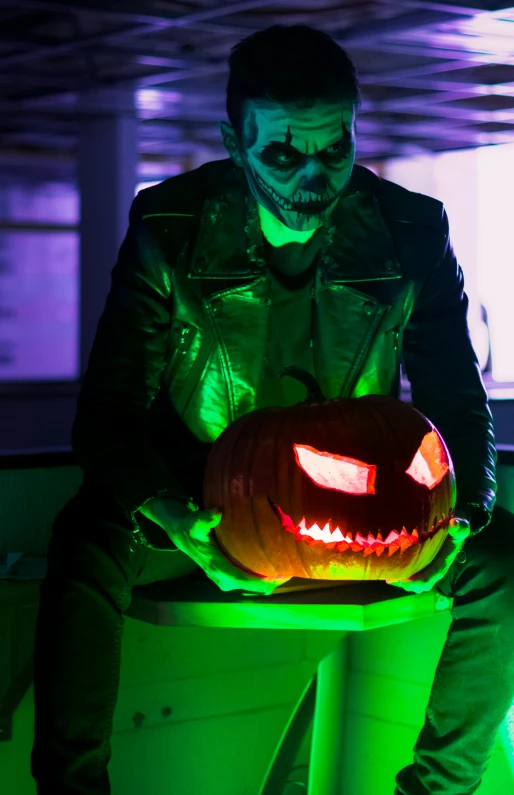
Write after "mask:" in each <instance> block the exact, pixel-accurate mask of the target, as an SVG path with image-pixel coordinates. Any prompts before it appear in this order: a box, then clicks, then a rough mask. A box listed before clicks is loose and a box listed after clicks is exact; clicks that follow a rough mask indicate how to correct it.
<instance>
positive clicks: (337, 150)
mask: <svg viewBox="0 0 514 795" xmlns="http://www.w3.org/2000/svg"><path fill="white" fill-rule="evenodd" d="M350 149H351V141H347V140H346V139H344V138H343V140H341V141H338V142H337V143H336V144H332V146H327V148H326V149H325V150H324V152H323V154H324V155H326V156H327V157H344V156H345V155H347V154H348V152H349V151H350Z"/></svg>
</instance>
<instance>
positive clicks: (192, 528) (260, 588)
mask: <svg viewBox="0 0 514 795" xmlns="http://www.w3.org/2000/svg"><path fill="white" fill-rule="evenodd" d="M140 510H141V513H143V514H144V515H145V516H147V517H148V518H149V519H151V520H152V521H154V522H156V523H157V524H158V525H159V526H160V527H162V529H163V530H164V531H165V532H166V534H167V535H168V536H169V537H170V538H171V540H172V541H173V543H174V544H175V546H176V547H178V549H180V550H181V552H184V553H185V554H186V555H188V556H189V557H190V558H191V559H192V560H194V561H195V563H197V564H198V565H199V566H200V567H201V568H202V569H203V570H204V571H205V573H206V574H207V576H208V577H209V579H211V580H212V581H213V582H215V583H216V585H217V586H218V587H219V588H220V589H221V590H222V591H233V590H235V589H236V588H241V589H243V590H245V591H253V592H255V593H260V594H265V595H269V594H271V593H273V590H274V589H275V588H276V587H277V586H278V585H282V583H284V582H287V581H288V580H290V579H291V578H290V577H285V578H277V579H271V578H269V577H264V576H261V575H258V574H254V575H252V574H246V573H245V572H244V571H241V570H240V569H238V568H236V567H235V566H233V565H232V564H231V563H230V561H228V560H227V558H226V557H225V556H224V555H223V554H222V553H221V552H220V550H219V549H218V547H217V545H216V544H215V542H214V541H212V540H211V538H210V533H211V530H212V528H213V527H216V525H218V524H219V523H220V521H221V518H222V512H221V511H220V510H209V511H199V510H192V509H190V508H188V507H187V505H185V503H182V502H179V501H177V500H173V499H170V498H160V499H157V498H156V499H155V500H152V501H150V503H146V504H145V505H143V506H142V508H141V509H140Z"/></svg>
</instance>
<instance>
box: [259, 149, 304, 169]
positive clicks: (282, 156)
mask: <svg viewBox="0 0 514 795" xmlns="http://www.w3.org/2000/svg"><path fill="white" fill-rule="evenodd" d="M262 155H263V157H264V158H265V159H266V160H268V161H270V162H272V163H277V164H278V165H281V166H290V165H292V164H293V163H294V162H295V161H296V159H297V158H298V152H296V150H295V149H286V148H283V147H280V148H279V147H277V146H269V147H267V148H266V149H265V150H264V151H263V152H262Z"/></svg>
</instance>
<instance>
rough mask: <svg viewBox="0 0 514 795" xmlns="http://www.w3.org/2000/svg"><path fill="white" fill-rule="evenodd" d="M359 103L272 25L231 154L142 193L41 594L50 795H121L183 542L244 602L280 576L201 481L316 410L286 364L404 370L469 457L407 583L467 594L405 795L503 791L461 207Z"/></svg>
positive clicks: (507, 636) (332, 46)
mask: <svg viewBox="0 0 514 795" xmlns="http://www.w3.org/2000/svg"><path fill="white" fill-rule="evenodd" d="M358 106H359V89H358V84H357V79H356V75H355V69H354V67H353V65H352V63H351V61H350V60H349V58H348V57H347V55H346V53H345V52H344V51H343V50H341V48H340V47H339V46H338V45H337V44H336V43H335V42H334V41H333V40H332V39H331V38H330V37H329V36H327V35H326V34H324V33H321V32H319V31H316V30H313V29H311V28H308V27H304V26H293V27H283V26H275V27H272V28H270V29H268V30H264V31H261V32H259V33H257V34H255V35H253V36H250V37H249V38H248V39H245V40H244V41H242V42H240V43H239V44H238V45H237V46H236V47H235V48H234V50H233V52H232V55H231V58H230V77H229V82H228V86H227V113H228V117H229V120H230V124H227V123H222V125H221V128H222V135H223V139H224V143H225V146H226V148H227V150H228V152H229V155H230V158H229V159H228V160H223V161H218V162H211V163H207V164H205V165H204V166H202V167H201V168H199V169H196V170H195V171H192V172H190V173H187V174H183V175H180V176H178V177H174V178H172V179H170V180H166V181H165V182H163V183H161V184H160V185H158V186H155V187H153V188H150V189H148V190H146V191H143V192H142V193H140V194H139V196H138V197H136V199H135V200H134V203H133V206H132V209H131V214H130V226H129V230H128V232H127V236H126V239H125V241H124V243H123V244H122V247H121V249H120V254H119V259H118V262H117V264H116V266H115V268H114V270H113V273H112V287H111V291H110V293H109V296H108V299H107V303H106V307H105V311H104V313H103V316H102V318H101V320H100V322H99V325H98V330H97V335H96V338H95V342H94V346H93V350H92V353H91V357H90V360H89V365H88V370H87V373H86V374H85V377H84V379H83V384H82V390H81V394H80V397H79V401H78V407H77V415H76V419H75V423H74V428H73V447H74V450H75V452H76V455H77V457H78V460H79V463H80V465H81V466H82V468H83V470H84V473H85V475H84V482H83V485H82V487H81V490H80V492H79V494H78V495H77V496H76V497H75V498H73V499H72V500H71V501H70V502H69V503H68V505H66V506H65V508H64V509H63V511H62V512H61V514H60V515H59V517H58V518H57V520H56V522H55V524H54V528H53V536H52V539H51V541H50V545H49V552H48V560H49V568H48V574H47V577H46V579H45V581H44V582H43V584H42V588H41V606H40V614H39V619H38V627H37V637H36V656H35V691H34V693H35V707H36V720H35V741H34V748H33V753H32V772H33V775H34V777H35V779H36V781H37V783H38V795H50V793H51V795H72V793H81V794H82V795H89V794H90V793H91V795H92V793H96V794H98V793H100V794H101V795H106V794H107V793H109V791H110V790H109V782H108V776H107V762H108V760H109V756H110V744H109V740H110V733H111V730H112V716H113V712H114V708H115V703H116V696H117V687H118V674H119V663H120V660H119V647H120V637H121V632H122V626H123V613H124V611H125V610H126V609H127V606H128V604H129V603H130V596H131V591H132V587H133V585H134V583H135V582H136V581H141V576H142V572H144V569H145V566H147V563H148V559H149V558H148V556H149V550H150V549H153V550H168V551H169V550H171V549H178V550H182V552H183V553H185V555H186V556H187V557H188V558H189V559H190V560H191V561H193V562H194V563H193V564H192V565H195V564H197V565H200V566H201V567H202V568H203V569H204V570H205V571H206V573H207V574H208V576H209V577H211V579H212V580H214V582H216V583H217V584H218V585H219V586H220V587H221V588H222V589H224V590H231V589H234V588H244V589H246V590H254V591H257V592H259V591H260V592H266V593H268V592H270V591H271V590H272V589H273V587H275V586H276V584H277V582H279V581H280V580H277V581H273V582H270V581H267V580H265V579H264V578H262V577H259V576H258V575H255V576H253V575H250V574H247V573H244V572H243V571H239V570H238V569H236V568H235V567H233V566H231V565H230V564H229V563H228V562H227V561H226V560H225V559H224V558H223V557H222V556H221V555H220V553H219V552H218V550H217V548H216V546H215V544H214V543H213V541H211V539H210V535H209V533H210V531H211V529H212V528H213V527H215V526H216V525H217V524H218V523H219V521H220V518H221V512H220V511H206V510H201V506H202V494H201V491H202V489H201V487H202V474H203V467H204V465H205V460H206V455H207V453H208V451H209V449H210V446H211V444H212V442H213V441H214V440H215V439H216V438H217V436H218V435H219V434H220V432H221V431H222V430H223V428H225V427H226V426H227V424H228V423H230V422H232V421H233V420H234V419H236V418H237V417H239V416H241V415H243V414H246V413H248V412H249V411H252V410H253V409H255V408H259V407H262V406H266V405H291V404H293V403H295V402H297V401H298V400H302V399H303V398H304V396H305V395H304V393H303V391H302V388H301V386H299V385H298V383H297V382H296V381H294V380H293V379H289V378H283V379H281V378H280V377H279V374H280V373H281V371H282V369H283V366H284V365H286V364H294V365H297V366H301V367H304V368H305V369H307V370H308V371H310V372H312V373H313V374H314V375H316V377H317V379H318V381H319V383H320V385H321V387H322V390H323V392H324V393H325V395H327V396H328V397H336V396H338V395H344V396H359V395H362V394H367V393H380V394H387V395H396V396H398V394H399V391H398V390H399V371H400V362H401V361H402V360H403V363H404V366H405V369H406V373H407V375H408V377H409V379H410V381H411V385H412V395H413V403H414V405H415V406H416V407H417V408H419V410H420V411H422V412H423V413H424V414H426V415H427V416H428V417H429V418H430V419H431V420H432V421H433V422H434V424H435V425H436V426H437V427H438V428H439V430H440V431H441V432H442V434H443V436H444V437H445V439H446V442H447V444H448V446H449V448H450V452H451V454H452V457H453V460H454V464H455V470H456V476H457V488H458V505H457V509H456V519H455V520H454V522H453V524H452V527H451V530H450V536H449V539H448V542H447V543H446V545H445V547H444V548H443V550H442V551H441V553H440V554H439V555H438V556H437V557H436V559H435V560H434V562H433V563H432V564H431V565H430V566H429V567H427V568H426V569H425V570H423V571H422V572H419V573H418V574H417V575H416V576H414V577H412V578H411V579H410V580H409V581H404V582H397V583H393V584H395V585H396V587H402V588H405V589H406V590H409V591H421V590H427V589H429V588H431V587H434V586H435V587H437V589H438V590H440V591H441V593H444V594H446V595H447V596H450V597H453V599H454V603H453V609H452V618H453V622H452V625H451V627H450V630H449V633H448V639H447V641H446V644H445V647H444V650H443V653H442V657H441V660H440V662H439V666H438V668H437V673H436V677H435V680H434V685H433V689H432V693H431V697H430V702H429V705H428V709H427V717H426V722H425V725H424V727H423V729H422V731H421V734H420V736H419V738H418V741H417V743H416V746H415V749H414V764H412V765H409V766H408V767H406V768H404V769H403V770H401V771H400V772H399V774H398V776H397V782H396V784H397V786H396V789H395V795H428V794H429V793H430V795H471V793H473V792H475V791H476V789H477V788H478V786H479V784H480V780H481V777H482V775H483V773H484V771H485V769H486V767H487V763H488V760H489V757H490V754H491V751H492V748H493V745H494V741H495V737H496V732H497V730H498V728H499V726H500V724H501V722H502V720H503V719H504V717H505V716H506V714H507V712H508V710H509V708H510V705H511V703H512V701H513V699H514V643H513V638H514V609H513V608H514V584H512V576H511V571H512V568H513V555H514V541H513V540H512V539H514V517H513V516H512V514H510V513H508V512H507V511H505V510H502V509H501V508H498V507H497V508H494V505H495V494H496V480H495V464H496V452H495V446H494V435H493V427H492V418H491V413H490V410H489V407H488V403H487V396H486V393H485V390H484V387H483V383H482V380H481V376H480V371H479V367H478V364H477V359H476V356H475V353H474V351H473V348H472V346H471V342H470V339H469V335H468V328H467V320H466V313H467V297H466V295H465V293H464V292H463V277H462V271H461V269H460V267H459V266H458V264H457V262H456V259H455V256H454V254H453V251H452V248H451V245H450V242H449V233H448V219H447V216H446V213H445V212H444V209H443V207H442V205H441V203H440V202H438V201H436V200H435V199H431V198H429V197H426V196H422V195H420V194H414V193H411V192H409V191H407V190H405V189H403V188H401V187H400V186H397V185H394V184H393V183H390V182H387V181H385V180H381V179H379V178H377V177H376V176H375V175H374V174H373V173H372V172H371V171H369V170H368V169H365V168H363V167H359V166H356V165H355V164H354V159H355V113H356V110H357V109H358ZM298 390H299V391H298ZM493 508H494V512H493ZM491 516H492V520H491ZM484 528H486V529H485V530H484V531H483V532H479V531H481V530H483V529H484ZM468 536H469V537H468ZM464 539H466V548H465V551H464V550H463V549H462V546H463V543H464ZM157 554H159V553H157ZM160 554H161V555H162V557H163V558H164V559H165V560H169V559H172V558H173V557H174V556H173V555H169V554H167V553H166V552H162V553H160ZM146 581H148V577H147V579H146Z"/></svg>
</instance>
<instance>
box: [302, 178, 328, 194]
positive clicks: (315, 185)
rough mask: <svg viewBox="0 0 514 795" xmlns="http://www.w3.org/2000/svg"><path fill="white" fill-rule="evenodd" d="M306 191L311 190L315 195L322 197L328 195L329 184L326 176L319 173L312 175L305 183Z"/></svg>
mask: <svg viewBox="0 0 514 795" xmlns="http://www.w3.org/2000/svg"><path fill="white" fill-rule="evenodd" d="M302 187H303V188H304V190H310V191H312V192H313V193H318V194H319V195H320V196H321V195H323V194H324V193H326V192H327V191H328V189H329V182H328V179H327V177H326V174H320V173H319V172H315V173H311V174H309V175H307V176H306V179H305V182H304V184H303V185H302Z"/></svg>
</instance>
